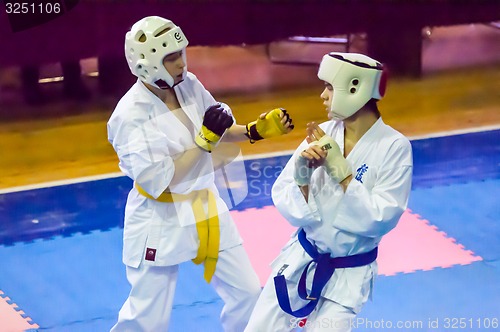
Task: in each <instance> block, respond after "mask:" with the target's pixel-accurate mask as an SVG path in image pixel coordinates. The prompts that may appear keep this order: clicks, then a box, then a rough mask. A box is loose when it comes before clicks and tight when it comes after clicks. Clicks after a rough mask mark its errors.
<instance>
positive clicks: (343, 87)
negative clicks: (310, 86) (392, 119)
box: [318, 52, 386, 120]
mask: <svg viewBox="0 0 500 332" xmlns="http://www.w3.org/2000/svg"><path fill="white" fill-rule="evenodd" d="M318 78H319V79H320V80H322V81H325V82H327V83H329V84H331V85H332V87H333V100H332V106H331V109H330V112H331V115H332V117H333V118H335V119H338V120H343V119H346V118H348V117H350V116H351V115H353V114H354V113H356V112H357V111H358V110H360V109H361V108H362V107H363V106H364V105H365V104H366V103H367V102H368V101H369V100H370V99H372V98H374V99H382V97H383V96H384V93H385V87H386V75H385V73H384V71H383V66H382V64H381V63H380V62H378V61H376V60H374V59H372V58H370V57H368V56H366V55H363V54H357V53H338V52H332V53H329V54H326V55H325V56H323V59H322V60H321V64H320V66H319V71H318Z"/></svg>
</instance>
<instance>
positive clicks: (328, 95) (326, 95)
mask: <svg viewBox="0 0 500 332" xmlns="http://www.w3.org/2000/svg"><path fill="white" fill-rule="evenodd" d="M320 97H321V99H323V105H325V107H326V112H327V113H328V118H329V119H332V100H333V86H332V85H331V84H330V83H327V82H325V89H324V90H323V92H322V93H321V95H320Z"/></svg>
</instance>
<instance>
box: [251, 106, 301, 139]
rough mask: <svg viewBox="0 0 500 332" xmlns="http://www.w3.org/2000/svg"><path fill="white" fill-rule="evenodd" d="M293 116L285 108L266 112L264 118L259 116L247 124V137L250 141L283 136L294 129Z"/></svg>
mask: <svg viewBox="0 0 500 332" xmlns="http://www.w3.org/2000/svg"><path fill="white" fill-rule="evenodd" d="M293 127H294V126H293V125H292V118H291V117H290V115H289V114H288V113H287V111H286V110H285V109H284V108H275V109H273V110H272V111H270V112H268V113H266V115H265V117H264V118H261V117H259V118H258V119H257V120H255V121H253V122H250V123H249V124H247V133H246V135H247V137H248V138H249V139H250V143H255V141H258V140H261V139H264V138H271V137H276V136H281V135H284V134H287V133H288V132H290V130H292V129H293Z"/></svg>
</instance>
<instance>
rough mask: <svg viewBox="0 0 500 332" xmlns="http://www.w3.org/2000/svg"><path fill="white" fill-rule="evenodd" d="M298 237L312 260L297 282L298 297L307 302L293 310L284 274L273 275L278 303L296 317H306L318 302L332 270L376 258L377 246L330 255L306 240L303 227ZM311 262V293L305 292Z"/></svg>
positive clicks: (365, 262) (368, 262)
mask: <svg viewBox="0 0 500 332" xmlns="http://www.w3.org/2000/svg"><path fill="white" fill-rule="evenodd" d="M298 238H299V242H300V244H301V245H302V247H303V248H304V250H305V251H306V252H307V254H308V255H309V256H311V258H312V261H310V262H309V263H308V264H307V265H306V267H305V268H304V271H303V272H302V275H301V276H300V280H299V284H298V286H297V290H298V293H299V296H300V298H301V299H303V300H308V301H309V303H307V304H306V305H305V306H303V307H302V308H300V309H297V310H295V311H293V310H292V308H291V306H290V298H289V296H288V289H287V287H286V279H285V276H284V275H282V274H280V275H277V276H276V277H274V287H275V288H276V295H277V297H278V303H279V305H280V307H281V309H282V310H283V311H284V312H286V313H287V314H290V315H292V316H294V317H297V318H301V317H307V316H309V314H310V313H311V312H312V311H313V310H314V308H315V307H316V305H317V304H318V301H319V298H320V296H321V292H322V290H323V288H324V287H325V285H326V283H327V282H328V280H330V278H331V277H332V275H333V272H335V269H336V268H348V267H358V266H363V265H368V264H370V263H372V262H374V261H375V259H376V258H377V248H375V249H373V250H371V251H369V252H366V253H362V254H358V255H353V256H345V257H331V256H330V254H329V253H325V254H320V253H319V252H318V250H317V249H316V247H315V246H314V245H313V244H311V243H310V242H309V241H308V240H307V238H306V232H305V231H304V230H303V229H301V230H300V231H299V234H298ZM313 262H315V263H316V271H314V277H313V283H312V287H311V293H310V294H307V289H306V278H307V270H308V269H309V266H310V265H311V264H312V263H313Z"/></svg>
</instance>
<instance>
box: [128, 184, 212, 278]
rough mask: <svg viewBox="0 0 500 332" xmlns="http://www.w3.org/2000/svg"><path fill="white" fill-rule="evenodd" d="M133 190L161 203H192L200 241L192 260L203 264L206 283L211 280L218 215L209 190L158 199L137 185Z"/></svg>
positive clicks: (164, 196) (169, 195) (170, 195)
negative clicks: (206, 210) (206, 203)
mask: <svg viewBox="0 0 500 332" xmlns="http://www.w3.org/2000/svg"><path fill="white" fill-rule="evenodd" d="M135 188H136V189H137V191H138V192H139V194H141V195H143V196H145V197H147V198H149V199H153V200H155V201H158V202H162V203H173V202H181V201H187V200H191V201H192V207H193V212H194V217H195V219H196V230H197V231H198V237H199V239H200V246H199V247H198V254H197V255H196V257H195V258H194V259H193V262H194V263H195V264H201V263H203V262H204V263H205V272H204V275H203V276H204V278H205V280H206V281H207V282H210V281H211V280H212V276H213V275H214V273H215V266H216V265H217V260H218V259H219V241H220V228H219V215H218V214H217V204H216V199H215V195H214V193H213V192H211V191H210V190H197V191H193V192H192V193H190V194H186V195H183V194H174V193H171V192H167V191H165V192H163V193H162V194H161V195H160V196H159V197H158V198H154V197H153V196H151V195H150V194H148V193H147V192H146V191H145V190H144V189H142V188H141V187H140V186H139V185H138V184H137V183H136V184H135ZM204 199H206V200H208V214H207V213H205V210H204V209H203V200H204Z"/></svg>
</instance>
